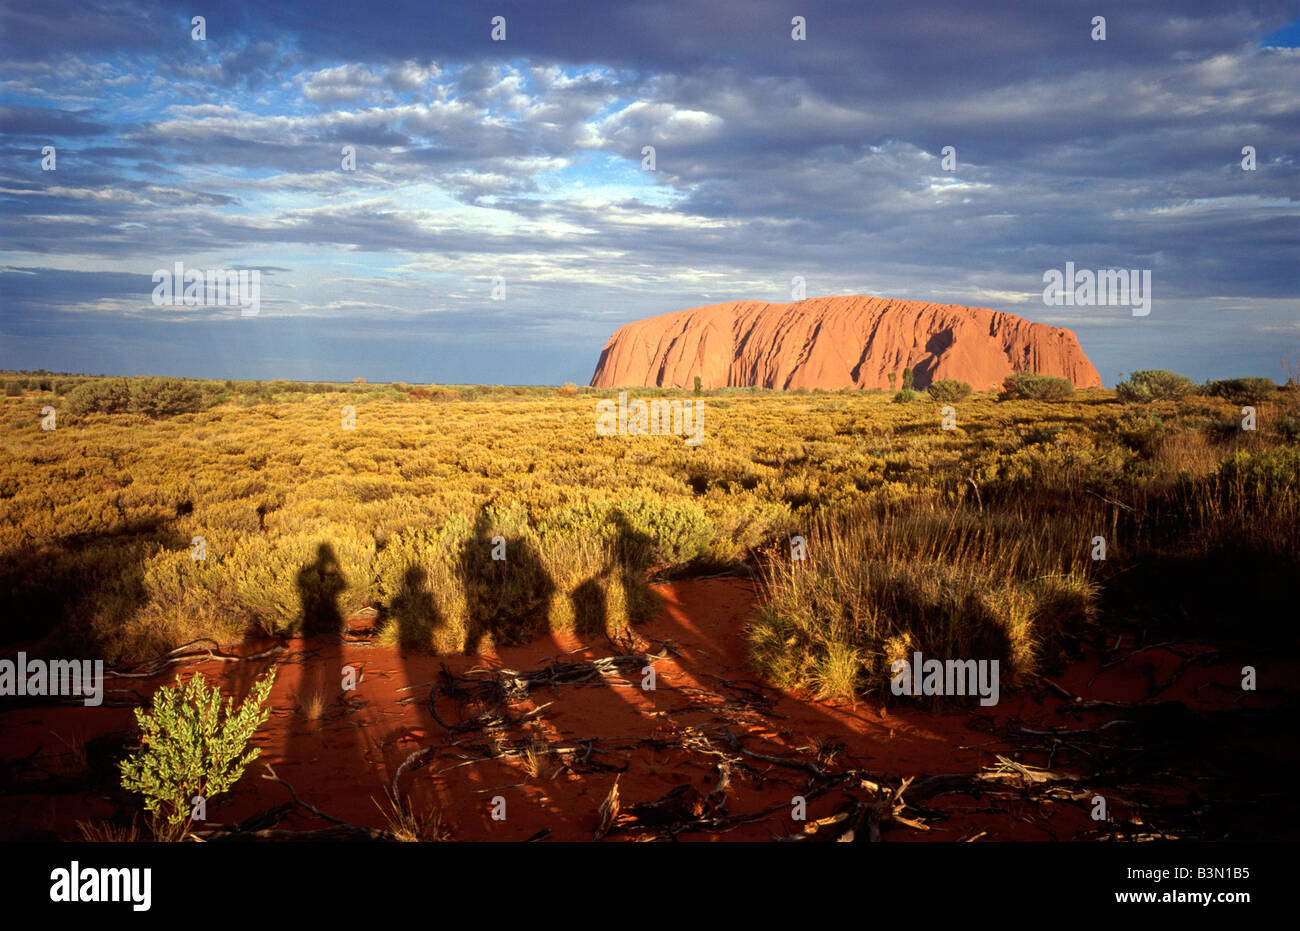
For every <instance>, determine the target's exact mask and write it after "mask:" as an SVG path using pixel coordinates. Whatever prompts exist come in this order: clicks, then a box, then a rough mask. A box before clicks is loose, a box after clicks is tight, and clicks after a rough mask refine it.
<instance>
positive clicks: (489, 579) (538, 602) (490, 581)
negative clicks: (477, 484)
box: [458, 509, 556, 655]
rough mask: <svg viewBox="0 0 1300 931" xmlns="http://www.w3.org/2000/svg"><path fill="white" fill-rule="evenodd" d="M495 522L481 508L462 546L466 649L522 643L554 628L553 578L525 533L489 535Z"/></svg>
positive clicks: (470, 651)
mask: <svg viewBox="0 0 1300 931" xmlns="http://www.w3.org/2000/svg"><path fill="white" fill-rule="evenodd" d="M491 529H492V528H491V520H490V518H489V516H488V513H487V511H486V509H482V510H480V511H479V515H478V518H477V519H476V520H475V523H474V536H473V537H472V539H470V540H469V541H467V542H466V544H465V545H464V546H463V547H462V548H461V552H460V561H459V567H458V569H459V575H460V580H461V585H462V590H463V592H464V596H465V625H466V630H465V647H464V652H465V653H466V654H467V655H472V654H475V653H478V652H479V650H480V648H481V647H482V646H483V642H484V640H485V639H487V638H491V640H492V643H493V645H495V646H505V645H511V644H519V643H524V642H526V641H528V640H531V639H533V638H534V637H538V636H542V635H545V634H549V633H550V631H551V621H550V614H551V599H552V598H553V597H554V595H555V591H556V586H555V581H554V580H553V579H552V578H551V575H550V573H549V572H548V571H547V569H546V566H545V564H544V563H543V561H542V557H541V554H540V553H539V552H538V550H537V547H536V546H535V545H534V544H533V543H532V541H531V540H529V539H528V538H527V537H523V536H515V537H511V538H509V539H507V538H506V537H504V536H500V535H497V536H492V537H489V536H488V533H489V531H490V530H491Z"/></svg>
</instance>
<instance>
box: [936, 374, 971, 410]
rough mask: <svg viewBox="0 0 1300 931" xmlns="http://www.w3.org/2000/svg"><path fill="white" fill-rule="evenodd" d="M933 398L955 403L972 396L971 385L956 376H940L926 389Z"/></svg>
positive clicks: (945, 402) (944, 402) (946, 402)
mask: <svg viewBox="0 0 1300 931" xmlns="http://www.w3.org/2000/svg"><path fill="white" fill-rule="evenodd" d="M926 392H927V393H928V394H929V395H930V397H931V399H933V400H935V401H939V402H941V403H943V404H955V403H956V402H958V401H964V400H966V399H967V398H968V397H970V393H971V386H970V385H968V384H966V382H964V381H958V380H957V379H955V378H940V379H939V380H938V381H936V382H932V383H931V385H930V387H929V388H927V389H926Z"/></svg>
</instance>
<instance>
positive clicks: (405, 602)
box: [388, 566, 442, 650]
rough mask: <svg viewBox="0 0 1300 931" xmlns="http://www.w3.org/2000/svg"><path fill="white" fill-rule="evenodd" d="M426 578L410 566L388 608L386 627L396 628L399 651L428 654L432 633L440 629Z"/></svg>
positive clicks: (439, 620)
mask: <svg viewBox="0 0 1300 931" xmlns="http://www.w3.org/2000/svg"><path fill="white" fill-rule="evenodd" d="M428 580H429V574H428V573H427V572H426V571H425V570H424V569H423V568H421V567H420V566H411V567H410V568H409V569H407V570H406V574H405V575H404V576H403V577H402V587H401V588H400V589H399V590H398V592H397V594H396V595H394V596H393V599H392V601H390V602H389V604H388V614H389V618H390V623H392V624H394V625H395V626H396V628H397V643H398V646H399V647H400V648H401V649H403V650H428V649H429V648H430V645H431V644H432V641H433V634H434V632H435V631H436V630H437V629H438V628H439V627H441V626H442V614H441V612H439V610H438V604H437V602H436V601H434V598H433V594H432V593H431V592H430V591H429V588H428Z"/></svg>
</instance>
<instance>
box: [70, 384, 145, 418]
mask: <svg viewBox="0 0 1300 931" xmlns="http://www.w3.org/2000/svg"><path fill="white" fill-rule="evenodd" d="M130 405H131V385H130V383H129V382H128V381H127V380H126V379H125V378H103V379H96V380H94V381H88V382H86V383H85V384H83V385H78V386H77V387H76V388H74V389H73V390H72V391H69V392H68V396H67V397H66V398H64V406H65V407H67V409H68V412H69V413H72V414H116V413H120V412H121V411H124V410H126V409H127V408H128V407H129V406H130Z"/></svg>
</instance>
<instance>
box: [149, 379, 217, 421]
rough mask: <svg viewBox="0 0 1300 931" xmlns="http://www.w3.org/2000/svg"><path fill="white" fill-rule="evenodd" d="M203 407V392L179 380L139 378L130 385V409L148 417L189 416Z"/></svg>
mask: <svg viewBox="0 0 1300 931" xmlns="http://www.w3.org/2000/svg"><path fill="white" fill-rule="evenodd" d="M202 407H203V392H202V391H200V390H199V389H198V387H197V386H195V385H192V384H190V383H189V382H185V381H181V379H179V378H141V379H137V380H136V382H135V383H134V384H133V385H132V391H131V409H132V410H133V411H138V412H139V413H141V414H146V415H148V416H149V417H168V416H170V415H172V414H190V413H193V412H194V411H197V410H201V409H202Z"/></svg>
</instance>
